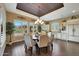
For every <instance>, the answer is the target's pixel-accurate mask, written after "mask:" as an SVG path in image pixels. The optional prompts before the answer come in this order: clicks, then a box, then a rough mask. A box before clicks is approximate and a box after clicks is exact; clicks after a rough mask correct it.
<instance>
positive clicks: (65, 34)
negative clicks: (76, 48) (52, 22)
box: [55, 19, 79, 42]
mask: <svg viewBox="0 0 79 59" xmlns="http://www.w3.org/2000/svg"><path fill="white" fill-rule="evenodd" d="M74 20H77V21H76V22H75V21H72V22H67V23H66V30H65V31H61V33H56V34H55V36H56V37H55V38H58V39H61V40H69V41H74V42H79V19H74ZM73 28H74V30H75V31H74V35H73Z"/></svg>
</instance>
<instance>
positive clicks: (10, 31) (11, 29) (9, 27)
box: [6, 22, 15, 42]
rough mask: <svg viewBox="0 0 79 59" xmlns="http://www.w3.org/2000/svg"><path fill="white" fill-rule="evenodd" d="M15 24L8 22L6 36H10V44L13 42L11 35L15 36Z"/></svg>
mask: <svg viewBox="0 0 79 59" xmlns="http://www.w3.org/2000/svg"><path fill="white" fill-rule="evenodd" d="M14 27H15V26H14V24H13V23H12V22H7V23H6V34H7V35H9V38H10V40H9V42H11V35H12V34H13V32H14Z"/></svg>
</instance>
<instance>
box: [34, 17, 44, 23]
mask: <svg viewBox="0 0 79 59" xmlns="http://www.w3.org/2000/svg"><path fill="white" fill-rule="evenodd" d="M35 24H44V21H43V20H40V18H39V19H37V20H36V21H35Z"/></svg>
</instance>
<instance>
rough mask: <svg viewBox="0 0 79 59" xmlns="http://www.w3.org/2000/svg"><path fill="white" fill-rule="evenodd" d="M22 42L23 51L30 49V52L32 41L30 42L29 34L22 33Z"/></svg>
mask: <svg viewBox="0 0 79 59" xmlns="http://www.w3.org/2000/svg"><path fill="white" fill-rule="evenodd" d="M24 44H25V52H28V51H29V50H30V52H31V54H32V49H33V43H32V39H31V36H30V35H29V34H27V33H26V34H25V35H24Z"/></svg>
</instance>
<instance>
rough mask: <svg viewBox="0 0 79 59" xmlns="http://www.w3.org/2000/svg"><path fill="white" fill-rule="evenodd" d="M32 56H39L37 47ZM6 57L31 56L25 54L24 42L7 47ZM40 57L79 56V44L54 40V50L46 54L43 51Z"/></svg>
mask: <svg viewBox="0 0 79 59" xmlns="http://www.w3.org/2000/svg"><path fill="white" fill-rule="evenodd" d="M33 48H34V49H33V54H32V56H38V54H37V53H38V51H37V53H36V50H35V47H33ZM4 56H30V54H29V53H25V49H24V42H18V43H14V44H12V45H10V46H6V48H5V51H4ZM39 56H79V44H78V43H72V42H66V41H62V40H54V42H53V50H49V51H48V52H45V50H44V49H43V50H42V51H41V54H40V55H39Z"/></svg>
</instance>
